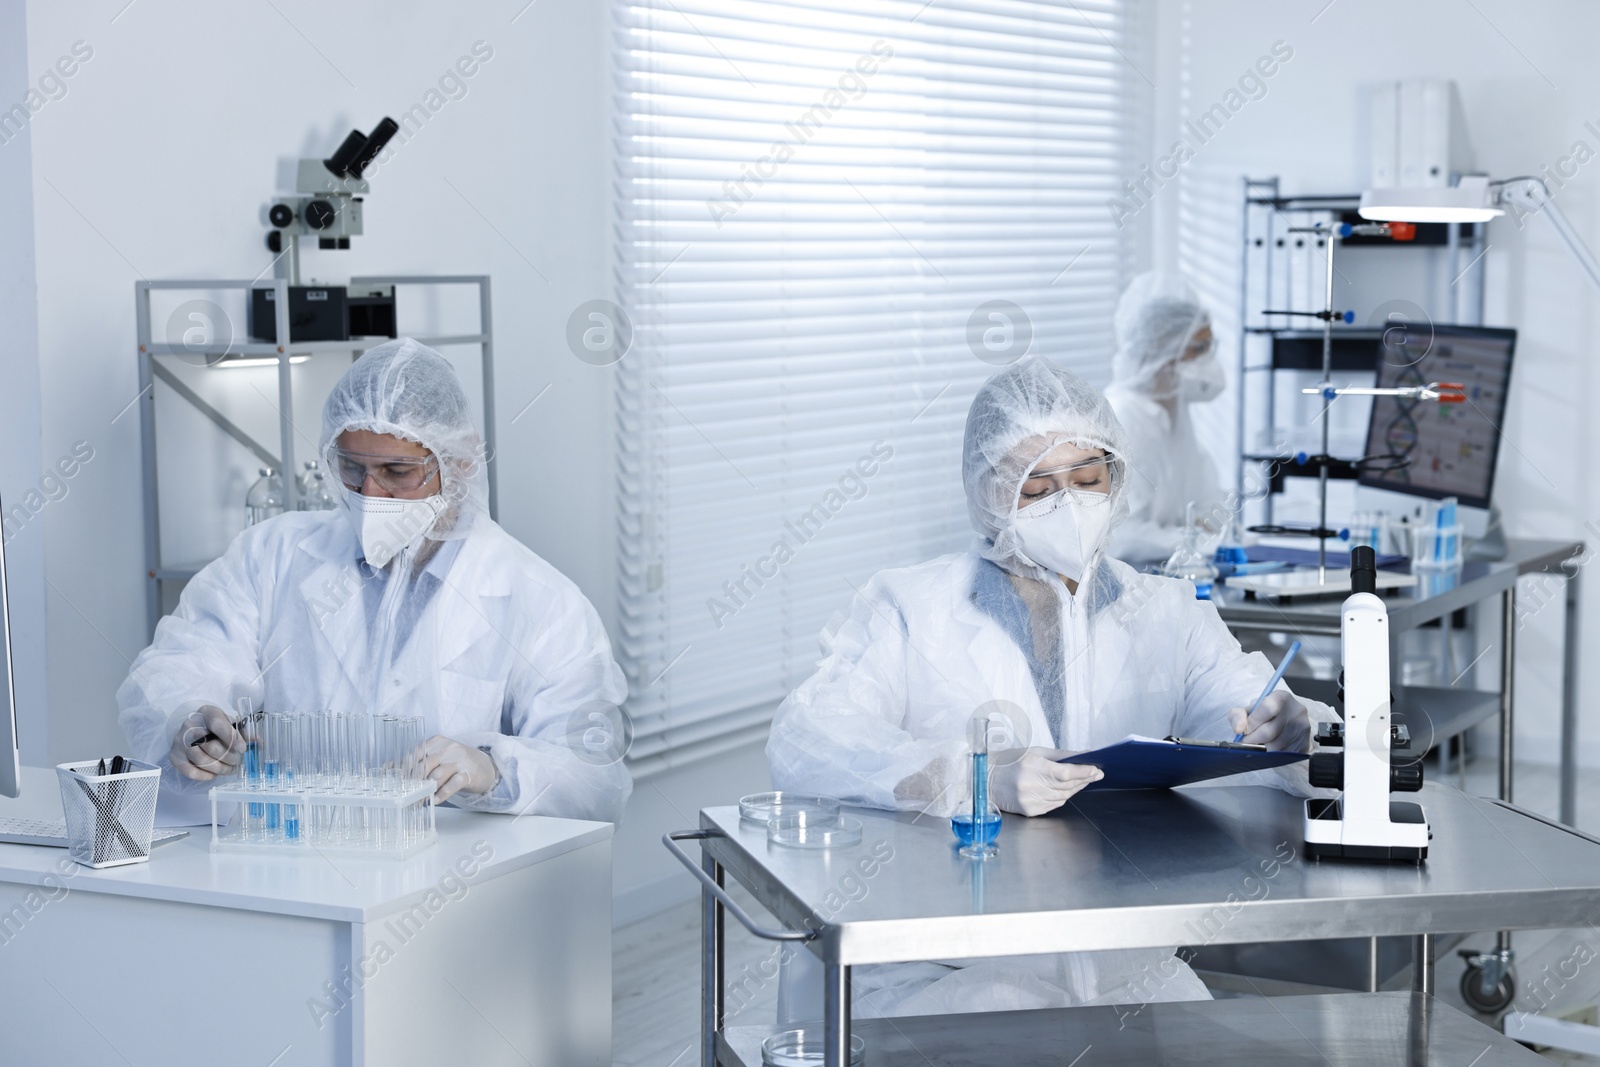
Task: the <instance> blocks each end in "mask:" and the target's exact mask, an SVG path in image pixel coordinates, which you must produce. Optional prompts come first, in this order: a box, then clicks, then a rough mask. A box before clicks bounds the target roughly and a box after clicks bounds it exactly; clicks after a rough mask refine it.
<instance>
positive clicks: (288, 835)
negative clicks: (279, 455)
mask: <svg viewBox="0 0 1600 1067" xmlns="http://www.w3.org/2000/svg"><path fill="white" fill-rule="evenodd" d="M283 788H284V789H286V790H289V791H291V792H293V791H294V788H295V773H294V768H292V767H291V768H289V769H288V770H286V771H284V773H283ZM283 838H284V840H285V841H288V842H290V843H292V844H299V842H300V805H299V804H294V803H288V804H285V805H284V806H283Z"/></svg>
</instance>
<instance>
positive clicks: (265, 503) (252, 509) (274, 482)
mask: <svg viewBox="0 0 1600 1067" xmlns="http://www.w3.org/2000/svg"><path fill="white" fill-rule="evenodd" d="M283 510H284V503H283V479H282V478H280V477H278V474H277V472H276V471H274V470H273V469H272V468H270V467H262V468H261V477H260V478H258V479H256V484H254V485H252V486H251V487H250V492H249V493H247V494H245V498H244V513H245V525H246V526H254V525H255V524H256V523H258V522H265V521H266V520H267V519H270V518H272V517H273V516H274V515H282V514H283Z"/></svg>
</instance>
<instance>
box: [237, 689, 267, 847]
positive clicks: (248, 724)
mask: <svg viewBox="0 0 1600 1067" xmlns="http://www.w3.org/2000/svg"><path fill="white" fill-rule="evenodd" d="M241 710H245V714H244V715H243V716H242V717H241V718H240V719H239V723H238V729H239V730H240V732H241V733H242V734H243V736H244V756H243V758H242V760H241V761H240V768H241V772H242V773H241V781H242V783H243V786H244V788H246V789H250V790H256V791H259V790H260V789H261V717H260V715H259V714H251V713H249V712H248V710H247V706H244V707H242V709H241ZM265 817H266V809H265V808H264V807H263V806H262V804H261V802H260V801H257V800H252V801H249V802H248V803H246V804H245V805H244V807H243V809H242V811H241V813H240V818H239V821H240V824H241V825H240V827H239V834H240V836H241V837H242V838H244V839H245V840H247V841H248V840H251V839H253V838H254V837H255V836H256V835H257V834H258V833H259V832H260V830H261V825H262V820H263V819H264V818H265Z"/></svg>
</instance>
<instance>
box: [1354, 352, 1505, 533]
mask: <svg viewBox="0 0 1600 1067" xmlns="http://www.w3.org/2000/svg"><path fill="white" fill-rule="evenodd" d="M1516 344H1517V331H1515V330H1505V329H1495V328H1490V327H1486V326H1431V327H1430V326H1427V325H1420V324H1412V325H1407V326H1405V327H1404V328H1403V329H1402V328H1399V327H1396V328H1394V329H1391V330H1389V331H1388V332H1386V333H1385V335H1384V339H1383V341H1382V342H1381V343H1380V345H1379V347H1378V367H1377V369H1378V375H1377V379H1378V380H1377V385H1378V387H1379V388H1395V387H1400V386H1408V385H1426V384H1428V383H1429V382H1457V383H1459V384H1461V385H1462V386H1463V387H1464V388H1465V390H1466V394H1467V399H1466V403H1463V404H1441V403H1438V402H1436V401H1429V400H1403V399H1401V398H1399V397H1392V396H1380V397H1375V398H1374V399H1373V402H1372V418H1371V421H1370V422H1369V423H1368V424H1367V446H1366V455H1367V457H1368V465H1367V469H1366V470H1364V471H1363V472H1362V474H1361V479H1360V481H1361V484H1362V485H1365V486H1370V487H1371V488H1374V489H1388V490H1390V491H1392V492H1397V493H1405V494H1408V495H1410V496H1420V497H1428V498H1430V499H1434V500H1438V499H1441V498H1443V497H1447V496H1453V497H1455V498H1456V499H1457V500H1459V501H1460V502H1461V504H1462V505H1464V506H1466V507H1472V508H1487V507H1488V506H1489V498H1490V497H1491V496H1492V495H1493V493H1494V474H1495V465H1496V463H1497V462H1498V459H1499V455H1500V439H1501V436H1502V435H1501V429H1502V427H1503V426H1504V423H1505V413H1506V392H1507V390H1508V388H1509V387H1510V384H1511V356H1512V353H1513V352H1514V351H1515V349H1516ZM1377 457H1391V458H1392V460H1393V461H1394V465H1393V466H1390V465H1389V464H1386V463H1383V462H1379V461H1377Z"/></svg>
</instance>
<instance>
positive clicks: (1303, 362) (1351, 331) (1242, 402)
mask: <svg viewBox="0 0 1600 1067" xmlns="http://www.w3.org/2000/svg"><path fill="white" fill-rule="evenodd" d="M1360 202H1361V196H1360V194H1359V193H1348V194H1344V193H1341V194H1332V195H1325V196H1283V195H1281V191H1280V188H1279V182H1278V179H1277V178H1245V179H1243V197H1242V207H1241V213H1240V218H1241V220H1242V221H1241V224H1240V243H1239V309H1238V310H1239V325H1240V330H1239V385H1240V388H1239V406H1238V411H1237V413H1236V420H1237V423H1236V431H1237V435H1238V436H1237V439H1238V446H1239V451H1240V455H1239V464H1238V467H1237V470H1236V479H1235V491H1236V493H1237V496H1236V499H1237V500H1238V501H1239V502H1240V510H1241V515H1242V514H1243V509H1244V506H1245V504H1246V503H1247V502H1248V500H1249V499H1250V498H1248V497H1247V496H1246V493H1245V487H1246V485H1247V483H1248V482H1249V477H1248V475H1249V471H1250V468H1251V466H1252V465H1254V466H1255V467H1256V468H1257V469H1258V471H1265V470H1268V469H1269V468H1270V466H1271V465H1272V464H1273V463H1274V462H1276V463H1277V464H1278V472H1277V474H1276V476H1275V477H1274V478H1273V479H1272V481H1271V485H1272V486H1273V489H1272V490H1271V491H1269V492H1268V493H1267V494H1266V495H1265V496H1264V498H1262V508H1263V517H1262V519H1261V521H1263V522H1267V523H1271V522H1274V521H1275V518H1274V515H1273V496H1274V495H1276V492H1277V487H1278V486H1281V485H1282V481H1283V478H1284V477H1286V476H1287V477H1297V476H1301V472H1299V471H1297V470H1295V469H1294V468H1293V467H1292V466H1290V465H1288V464H1285V463H1283V459H1284V457H1282V456H1273V455H1266V454H1263V453H1262V452H1261V451H1260V450H1259V449H1258V448H1256V447H1255V446H1256V444H1257V443H1258V441H1257V440H1256V435H1257V434H1258V433H1259V431H1260V430H1261V429H1262V428H1263V426H1262V422H1264V424H1265V425H1264V428H1265V429H1266V430H1267V431H1268V433H1270V432H1271V431H1272V430H1273V429H1274V427H1275V423H1276V418H1277V410H1276V393H1277V374H1278V373H1279V372H1280V371H1318V370H1320V369H1321V362H1320V356H1321V346H1322V330H1321V329H1320V328H1317V329H1314V330H1312V329H1306V328H1305V325H1304V324H1303V323H1302V324H1300V325H1294V324H1292V320H1291V319H1290V317H1289V316H1284V315H1266V314H1264V311H1265V309H1267V308H1269V307H1272V308H1287V309H1290V310H1298V311H1309V310H1314V309H1313V308H1311V307H1309V306H1308V307H1306V308H1298V307H1295V301H1294V295H1293V293H1292V291H1291V290H1292V286H1293V281H1294V279H1293V277H1292V276H1291V277H1288V278H1286V279H1284V284H1283V286H1282V289H1283V290H1284V291H1283V293H1282V294H1281V295H1280V294H1279V293H1278V291H1277V287H1276V286H1275V281H1276V280H1277V278H1278V273H1277V272H1281V271H1287V272H1288V273H1289V274H1290V275H1292V273H1293V271H1292V269H1291V266H1292V264H1291V259H1290V257H1292V256H1294V255H1295V254H1296V253H1295V248H1296V245H1297V243H1298V246H1301V247H1303V246H1305V245H1306V244H1307V242H1308V235H1305V234H1291V233H1290V232H1289V231H1290V229H1291V226H1292V225H1293V224H1294V220H1293V219H1292V218H1291V217H1290V216H1292V215H1294V214H1301V215H1306V216H1313V218H1309V219H1302V220H1301V221H1300V222H1299V225H1302V226H1303V225H1305V224H1306V223H1307V222H1310V221H1314V220H1320V221H1324V222H1336V221H1338V219H1339V217H1340V216H1341V215H1343V214H1346V213H1351V212H1354V211H1355V210H1356V208H1357V207H1358V206H1359V205H1360ZM1444 229H1445V231H1446V232H1445V240H1444V242H1443V243H1442V244H1433V243H1431V242H1428V241H1420V242H1419V243H1418V244H1416V245H1413V246H1411V247H1412V248H1413V249H1415V248H1419V247H1423V248H1425V247H1437V248H1441V249H1442V250H1443V251H1444V252H1445V254H1446V255H1447V257H1448V262H1449V275H1450V277H1451V278H1453V279H1454V281H1452V282H1451V285H1450V304H1449V310H1450V316H1449V318H1450V321H1452V322H1456V323H1465V324H1468V325H1482V324H1483V287H1484V278H1485V272H1484V265H1483V258H1484V254H1485V253H1486V252H1487V251H1488V244H1487V230H1486V227H1485V226H1483V225H1481V224H1480V225H1473V226H1470V227H1457V226H1448V227H1445V228H1444ZM1463 230H1465V231H1466V233H1465V235H1463ZM1321 243H1322V239H1321V238H1317V239H1316V240H1315V245H1316V246H1317V247H1320V246H1321ZM1341 244H1343V245H1344V246H1346V247H1361V246H1367V247H1376V246H1378V245H1379V244H1382V245H1386V246H1391V247H1394V248H1395V249H1396V251H1398V250H1399V249H1400V248H1404V247H1406V245H1403V244H1397V243H1396V242H1392V241H1389V240H1388V239H1362V238H1351V239H1346V240H1344V241H1342V242H1341ZM1324 254H1325V253H1324ZM1311 258H1312V259H1314V260H1315V266H1316V270H1317V271H1318V272H1320V271H1321V270H1322V269H1323V264H1322V259H1321V257H1320V256H1313V257H1311ZM1464 260H1465V263H1466V266H1465V268H1464V269H1463V268H1462V267H1461V263H1462V262H1463V261H1464ZM1469 275H1470V277H1469ZM1263 279H1264V280H1265V282H1266V289H1265V291H1260V282H1261V281H1262V280H1263ZM1462 282H1465V284H1461V283H1462ZM1317 288H1318V289H1319V290H1320V288H1321V287H1320V285H1318V286H1317ZM1441 321H1443V320H1441ZM1381 335H1382V329H1380V328H1376V327H1367V326H1346V327H1339V326H1335V327H1334V331H1333V339H1334V340H1333V369H1334V370H1335V371H1338V372H1344V373H1350V372H1360V371H1371V370H1373V367H1372V365H1371V359H1370V355H1368V354H1367V351H1369V350H1368V349H1367V346H1368V345H1370V344H1371V342H1372V341H1373V340H1375V339H1377V338H1379V337H1381ZM1262 340H1264V341H1265V344H1262V343H1261V342H1262ZM1302 341H1303V342H1306V344H1305V345H1304V346H1303V347H1302V346H1301V345H1300V344H1298V342H1302ZM1361 342H1365V344H1360V343H1361ZM1358 346H1359V347H1360V348H1361V349H1362V350H1363V351H1361V352H1358V351H1357V350H1356V349H1357V347H1358ZM1263 350H1264V351H1263ZM1263 391H1264V393H1265V396H1264V397H1260V398H1254V397H1253V395H1252V394H1257V393H1260V392H1263ZM1252 399H1256V402H1255V403H1252ZM1252 415H1256V416H1258V418H1257V419H1252ZM1350 458H1351V459H1352V460H1355V459H1357V458H1358V457H1350ZM1303 476H1305V477H1316V476H1317V469H1316V467H1314V466H1307V467H1306V468H1305V469H1304V472H1303ZM1329 477H1331V478H1340V477H1348V478H1353V477H1355V474H1354V471H1353V470H1352V471H1330V472H1329Z"/></svg>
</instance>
